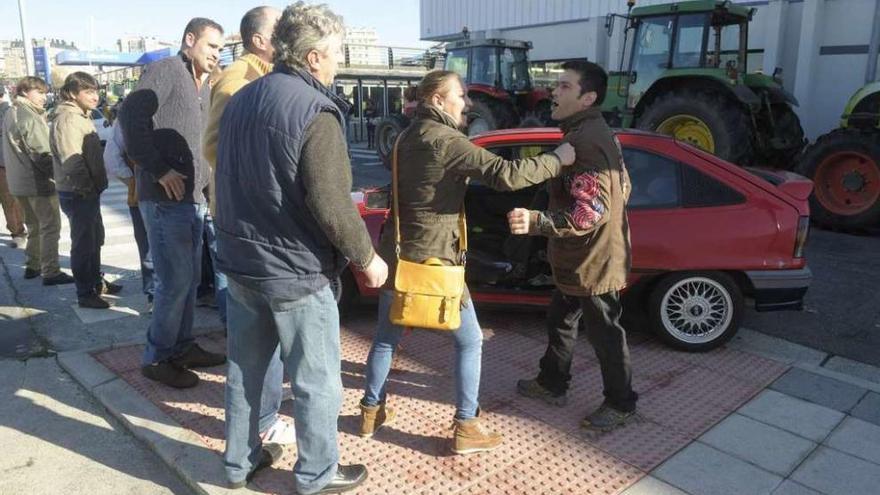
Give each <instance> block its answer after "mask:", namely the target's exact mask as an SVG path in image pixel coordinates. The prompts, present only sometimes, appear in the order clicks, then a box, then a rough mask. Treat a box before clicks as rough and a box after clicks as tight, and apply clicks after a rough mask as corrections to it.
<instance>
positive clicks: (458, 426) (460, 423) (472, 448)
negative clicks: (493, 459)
mask: <svg viewBox="0 0 880 495" xmlns="http://www.w3.org/2000/svg"><path fill="white" fill-rule="evenodd" d="M479 416H480V410H479V409H478V410H477V416H475V417H473V418H471V419H457V418H456V419H453V420H452V421H453V422H454V428H455V432H454V433H453V438H452V451H453V452H455V453H456V454H474V453H476V452H485V451H487V450H492V449H494V448H496V447H498V446H500V445H501V442H502V441H503V440H504V437H502V436H501V434H500V433H495V432H494V431H489V429H488V428H486V426H485V425H484V424H483V423H481V422H480V418H479Z"/></svg>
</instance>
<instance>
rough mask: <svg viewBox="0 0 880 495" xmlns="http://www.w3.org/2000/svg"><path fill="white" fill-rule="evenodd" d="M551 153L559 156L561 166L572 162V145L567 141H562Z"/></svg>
mask: <svg viewBox="0 0 880 495" xmlns="http://www.w3.org/2000/svg"><path fill="white" fill-rule="evenodd" d="M553 153H555V154H556V156H558V157H559V161H560V162H562V166H563V167H567V166H569V165H571V164H572V163H574V146H572V145H571V144H569V143H562V144H560V145H559V146H557V147H556V149H555V150H553Z"/></svg>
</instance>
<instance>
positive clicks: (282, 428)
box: [202, 6, 296, 444]
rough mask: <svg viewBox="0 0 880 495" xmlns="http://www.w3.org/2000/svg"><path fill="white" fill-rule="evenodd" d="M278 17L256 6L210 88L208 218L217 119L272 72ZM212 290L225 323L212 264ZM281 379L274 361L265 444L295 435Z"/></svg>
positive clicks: (264, 417) (266, 393)
mask: <svg viewBox="0 0 880 495" xmlns="http://www.w3.org/2000/svg"><path fill="white" fill-rule="evenodd" d="M279 17H281V11H280V10H278V9H276V8H274V7H267V6H263V7H255V8H253V9H251V10H249V11H247V13H245V15H244V17H242V19H241V27H240V30H239V32H240V33H241V40H242V44H243V45H244V48H245V51H246V53H245V54H244V55H243V56H242V57H240V58H239V59H238V60H236V61H235V62H233V63H232V64H230V65H229V66H228V67H226V68H225V69H224V70H223V72H222V73H221V74H220V76H219V77H218V78H217V79H216V80H215V82H214V86H213V87H212V89H211V113H210V116H209V118H208V128H207V129H206V130H205V137H204V140H203V142H202V149H203V151H204V154H205V158H206V159H207V160H208V164H209V165H210V166H211V180H210V181H209V187H210V190H209V191H210V192H209V194H208V205H209V207H210V211H211V213H210V215H213V214H214V213H215V212H216V211H217V210H216V208H215V205H214V198H215V195H214V177H213V175H214V167H216V165H217V142H218V138H219V135H220V117H222V116H223V110H224V109H226V104H227V103H228V102H229V99H230V98H232V95H234V94H235V92H236V91H238V90H239V89H241V88H243V87H244V86H245V85H246V84H248V83H249V82H251V81H254V80H255V79H258V78H260V77H263V76H264V75H266V74H268V73H269V72H270V71H271V70H272V57H274V56H275V48H274V47H273V46H272V30H273V29H274V28H275V24H276V23H277V22H278V18H279ZM210 215H209V217H208V219H206V221H205V230H206V231H207V234H208V247H209V249H210V252H211V260H212V261H215V260H216V259H217V238H216V236H215V234H214V222H213V219H211V216H210ZM214 274H215V277H214V289H215V292H216V299H217V307H218V309H219V310H220V319H221V320H222V321H223V323H224V324H225V323H226V276H225V275H224V274H222V273H221V272H220V271H218V270H217V263H216V262H214ZM283 378H284V366H283V363H282V362H281V360H280V359H273V360H272V365H271V366H270V367H269V369H268V370H267V372H266V381H265V383H264V384H263V400H262V401H261V404H260V405H261V411H260V432H261V433H260V436H261V437H262V439H263V442H265V443H278V444H291V443H294V442H296V432H295V430H294V428H293V425H291V424H289V423H287V422H286V421H284V420H282V419H281V418H280V417H278V408H279V407H280V406H281V382H282V380H283Z"/></svg>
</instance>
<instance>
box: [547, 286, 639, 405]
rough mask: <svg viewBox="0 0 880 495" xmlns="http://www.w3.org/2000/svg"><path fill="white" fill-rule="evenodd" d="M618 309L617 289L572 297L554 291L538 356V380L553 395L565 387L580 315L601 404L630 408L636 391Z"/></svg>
mask: <svg viewBox="0 0 880 495" xmlns="http://www.w3.org/2000/svg"><path fill="white" fill-rule="evenodd" d="M621 312H622V310H621V305H620V294H619V293H618V292H617V291H615V292H609V293H607V294H601V295H598V296H591V297H572V296H566V295H565V294H563V293H562V292H560V291H558V290H557V291H555V292H554V293H553V300H552V301H551V302H550V307H549V308H548V310H547V337H548V342H547V351H546V352H545V353H544V357H543V358H541V372H540V374H539V375H538V383H540V384H541V386H543V387H544V388H546V389H547V390H550V391H551V392H553V393H555V394H564V393H565V392H566V391H567V390H568V386H569V383H570V382H571V361H572V357H573V356H572V354H573V352H574V344H575V342H576V341H577V335H578V324H579V323H580V320H581V318H582V317H583V319H584V326H585V327H586V330H587V338H588V340H589V341H590V344H591V345H592V346H593V349H594V350H595V351H596V357H597V358H598V359H599V367H600V368H601V371H602V385H603V386H604V394H605V403H606V404H608V405H610V406H611V407H613V408H615V409H617V410H619V411H627V412H629V411H634V410H635V408H636V401H637V400H638V394H636V393H635V392H634V391H633V389H632V369H631V368H630V362H629V348H628V347H627V345H626V330H624V329H623V327H622V326H621V325H620V315H621Z"/></svg>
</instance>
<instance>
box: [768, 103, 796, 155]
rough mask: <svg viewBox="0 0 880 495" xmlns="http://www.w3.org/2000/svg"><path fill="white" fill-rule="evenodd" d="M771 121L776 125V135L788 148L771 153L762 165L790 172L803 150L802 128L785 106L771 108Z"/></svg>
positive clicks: (792, 112) (789, 108)
mask: <svg viewBox="0 0 880 495" xmlns="http://www.w3.org/2000/svg"><path fill="white" fill-rule="evenodd" d="M772 112H773V121H774V122H775V123H776V129H777V130H776V134H777V135H778V136H779V137H780V138H782V139H783V140H784V141H785V143H786V144H788V147H786V148H783V149H780V150H776V151H772V152H770V154H769V155H768V156H767V157H766V159H765V160H762V164H763V165H770V166H774V167H777V168H781V169H784V170H792V169H793V168H794V166H795V165H796V164H797V158H798V155H799V154H800V153H801V151H803V149H804V128H803V127H801V120H800V119H799V118H798V116H797V114H796V113H794V110H792V109H791V107H790V106H788V105H787V104H775V105H773V106H772Z"/></svg>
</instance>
